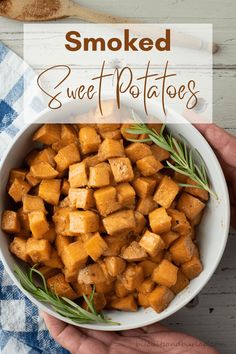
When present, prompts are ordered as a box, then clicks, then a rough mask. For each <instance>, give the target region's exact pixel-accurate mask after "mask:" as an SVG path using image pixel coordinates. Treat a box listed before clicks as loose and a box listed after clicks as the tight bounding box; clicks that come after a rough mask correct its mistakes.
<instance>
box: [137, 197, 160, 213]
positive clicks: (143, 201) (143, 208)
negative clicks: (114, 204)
mask: <svg viewBox="0 0 236 354" xmlns="http://www.w3.org/2000/svg"><path fill="white" fill-rule="evenodd" d="M157 207H158V204H157V203H156V202H155V200H153V198H152V197H151V196H149V197H145V198H140V199H139V200H138V203H137V207H136V210H137V211H139V212H140V213H141V214H143V215H148V214H149V213H151V211H153V210H154V209H156V208H157Z"/></svg>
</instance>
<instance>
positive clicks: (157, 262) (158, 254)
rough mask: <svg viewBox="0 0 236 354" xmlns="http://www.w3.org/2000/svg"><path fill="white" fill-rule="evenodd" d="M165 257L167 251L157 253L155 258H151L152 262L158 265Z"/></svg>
mask: <svg viewBox="0 0 236 354" xmlns="http://www.w3.org/2000/svg"><path fill="white" fill-rule="evenodd" d="M164 255H165V251H164V250H161V251H159V252H158V253H157V255H156V256H155V257H150V260H151V261H152V262H154V263H156V264H159V263H160V262H161V261H162V259H163V258H164Z"/></svg>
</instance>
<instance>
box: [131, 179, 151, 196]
mask: <svg viewBox="0 0 236 354" xmlns="http://www.w3.org/2000/svg"><path fill="white" fill-rule="evenodd" d="M133 187H134V189H135V192H136V194H137V195H138V196H139V197H140V198H146V197H148V196H151V195H152V194H153V193H154V190H155V187H156V180H155V179H154V178H152V177H138V178H136V179H135V180H134V181H133Z"/></svg>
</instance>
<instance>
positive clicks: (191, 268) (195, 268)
mask: <svg viewBox="0 0 236 354" xmlns="http://www.w3.org/2000/svg"><path fill="white" fill-rule="evenodd" d="M202 269H203V268H202V263H201V261H200V259H199V258H198V257H196V256H193V257H192V258H191V259H190V260H189V261H187V262H185V263H183V264H181V270H182V272H183V273H184V274H185V275H186V277H187V278H188V279H190V280H191V279H194V278H196V277H197V276H198V275H199V274H200V273H201V272H202Z"/></svg>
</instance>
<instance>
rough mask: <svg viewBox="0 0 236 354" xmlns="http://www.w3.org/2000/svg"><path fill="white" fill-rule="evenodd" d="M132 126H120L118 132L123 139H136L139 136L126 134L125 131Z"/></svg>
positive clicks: (126, 124)
mask: <svg viewBox="0 0 236 354" xmlns="http://www.w3.org/2000/svg"><path fill="white" fill-rule="evenodd" d="M132 126H133V124H128V123H124V124H122V125H121V128H120V131H121V134H122V136H123V138H124V139H126V140H128V139H138V137H139V134H132V133H128V132H127V130H128V129H131V128H132Z"/></svg>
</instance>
